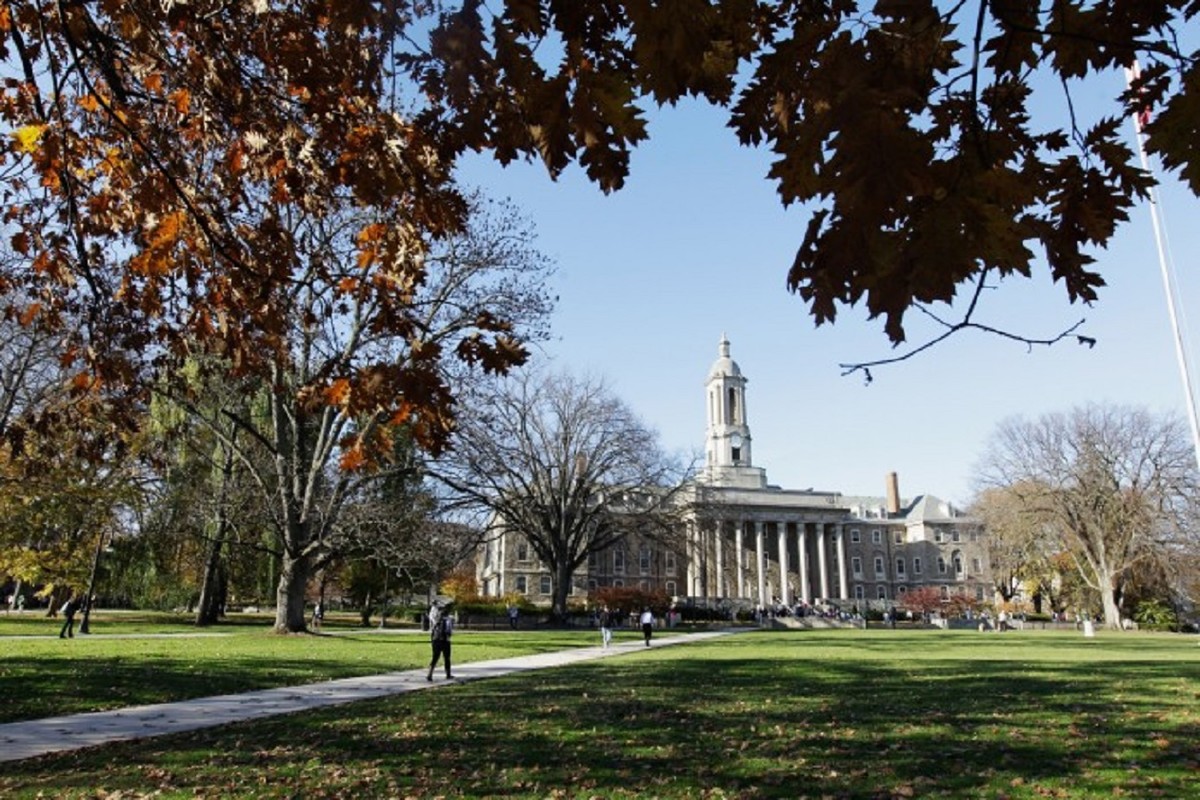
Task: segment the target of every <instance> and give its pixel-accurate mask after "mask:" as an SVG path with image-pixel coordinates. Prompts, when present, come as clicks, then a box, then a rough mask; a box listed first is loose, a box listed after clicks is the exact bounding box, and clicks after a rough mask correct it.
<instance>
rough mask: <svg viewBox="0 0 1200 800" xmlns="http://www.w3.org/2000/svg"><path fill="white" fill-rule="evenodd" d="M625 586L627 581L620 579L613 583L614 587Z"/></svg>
mask: <svg viewBox="0 0 1200 800" xmlns="http://www.w3.org/2000/svg"><path fill="white" fill-rule="evenodd" d="M624 585H625V581H623V580H621V579H620V578H617V579H616V580H615V581H613V586H617V587H620V586H624Z"/></svg>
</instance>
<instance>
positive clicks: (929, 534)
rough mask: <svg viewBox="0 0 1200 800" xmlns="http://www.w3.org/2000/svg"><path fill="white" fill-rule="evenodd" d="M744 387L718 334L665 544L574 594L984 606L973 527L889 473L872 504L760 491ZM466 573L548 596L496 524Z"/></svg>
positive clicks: (627, 544)
mask: <svg viewBox="0 0 1200 800" xmlns="http://www.w3.org/2000/svg"><path fill="white" fill-rule="evenodd" d="M746 383H747V380H746V378H745V377H744V376H743V374H742V371H741V369H740V367H739V366H738V364H737V362H735V361H734V360H733V359H732V358H731V357H730V347H729V341H728V340H727V339H726V338H724V337H722V340H721V342H720V345H719V350H718V356H717V360H716V361H715V362H714V363H713V365H712V368H711V369H710V370H709V373H708V378H707V381H706V387H705V403H706V408H707V419H708V423H707V430H706V442H705V465H704V469H703V470H702V471H701V472H700V474H699V475H698V476H697V477H696V479H695V481H694V482H693V483H692V485H690V486H689V487H687V490H686V491H685V492H682V493H680V495H679V497H680V498H681V499H680V501H679V502H681V503H683V504H685V508H684V509H683V512H684V513H683V514H682V515H681V516H680V518H681V520H682V522H681V523H680V524H681V526H682V527H683V530H681V531H679V535H678V536H677V537H675V541H676V542H677V544H675V545H674V546H665V545H664V544H662V542H661V540H659V541H649V540H641V539H638V538H637V537H636V536H633V535H631V536H629V537H627V538H626V539H625V540H624V541H622V542H621V543H620V544H618V545H615V546H613V547H610V548H608V549H606V550H603V551H600V552H597V553H594V554H593V555H592V556H591V558H590V559H589V561H588V563H587V565H586V567H583V568H580V570H578V571H577V572H576V574H575V576H574V578H573V585H572V595H573V596H577V597H579V598H580V599H583V598H584V597H586V596H587V595H588V594H589V593H590V592H592V591H594V590H595V589H598V588H600V587H605V586H626V587H637V588H641V589H644V590H659V591H663V592H665V593H666V594H667V595H669V596H671V597H674V598H676V600H677V602H679V603H682V604H695V605H704V606H709V607H728V608H752V607H755V606H760V607H763V608H770V607H772V606H776V605H779V604H783V605H786V606H788V607H793V606H795V605H798V604H808V605H812V606H818V607H819V606H823V605H825V606H836V607H838V608H840V609H843V610H852V609H858V610H866V609H867V608H868V607H874V608H880V607H884V608H887V607H891V606H894V605H895V604H896V603H897V602H898V601H900V600H902V599H903V597H904V595H905V594H906V593H907V592H910V591H913V590H914V589H917V588H922V587H935V588H936V589H937V591H938V592H939V593H940V594H941V596H942V597H943V598H944V599H946V600H951V599H953V598H955V597H960V598H963V599H968V600H971V601H986V600H990V599H991V597H992V583H991V575H990V571H989V567H988V563H987V550H986V547H985V542H984V538H983V536H984V534H983V531H982V529H981V527H980V526H979V524H978V523H977V522H976V521H975V520H973V519H972V518H970V517H968V516H966V515H964V514H962V513H961V512H959V511H958V510H957V509H955V508H954V507H953V506H951V505H950V504H949V503H947V502H946V501H944V500H941V499H939V498H937V497H935V496H933V495H918V496H916V497H913V498H908V499H906V498H903V497H902V496H901V494H900V486H899V480H898V477H897V475H896V473H890V474H889V475H887V476H886V477H885V480H884V487H883V489H884V493H883V495H881V496H878V497H858V496H851V495H844V494H841V493H840V492H833V491H814V490H811V489H805V490H789V489H782V488H780V487H778V486H773V485H771V484H769V483H768V482H767V475H766V470H765V469H763V468H762V467H758V466H756V465H755V464H754V460H753V437H752V435H751V430H750V425H749V422H748V416H747V405H746ZM477 570H478V578H479V582H480V586H481V588H482V591H483V592H484V594H486V595H489V596H499V595H508V594H512V593H516V594H521V595H525V596H526V597H527V598H528V599H529V600H530V601H532V602H534V603H538V602H548V601H549V599H550V592H551V588H552V587H551V575H550V572H549V570H547V569H545V568H544V567H543V565H541V564H540V563H539V562H538V560H537V556H536V555H535V554H534V552H533V549H532V548H531V547H530V546H529V544H528V543H527V542H525V541H524V540H523V537H522V536H521V533H520V531H516V530H509V529H505V528H504V527H503V526H502V524H501V525H500V527H498V528H497V535H496V536H494V537H492V538H491V539H490V541H489V542H488V544H487V545H486V547H485V548H484V550H483V552H481V553H480V557H479V559H478V561H477Z"/></svg>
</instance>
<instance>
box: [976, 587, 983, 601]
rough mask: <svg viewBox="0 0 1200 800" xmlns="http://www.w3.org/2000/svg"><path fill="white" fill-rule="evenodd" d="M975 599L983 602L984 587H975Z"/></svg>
mask: <svg viewBox="0 0 1200 800" xmlns="http://www.w3.org/2000/svg"><path fill="white" fill-rule="evenodd" d="M975 599H976V600H983V587H982V586H976V587H975Z"/></svg>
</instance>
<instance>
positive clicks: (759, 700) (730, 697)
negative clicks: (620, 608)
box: [0, 630, 1200, 800]
mask: <svg viewBox="0 0 1200 800" xmlns="http://www.w3.org/2000/svg"><path fill="white" fill-rule="evenodd" d="M628 635H629V636H631V637H632V634H628ZM229 639H230V640H242V644H241V645H239V647H238V650H237V652H238V653H240V654H241V655H238V656H230V655H226V654H222V653H220V652H218V651H216V650H214V649H211V648H212V644H213V642H215V641H218V640H207V641H208V645H207V647H206V648H200V649H196V650H194V651H193V652H192V654H191V655H189V656H187V657H186V658H185V659H182V660H181V661H180V662H179V663H178V664H176V665H175V666H173V667H172V668H171V669H172V670H182V669H183V667H182V665H183V664H184V663H190V664H191V666H190V669H191V671H192V672H193V673H194V674H195V675H196V677H197V679H198V680H201V681H214V680H216V678H214V677H213V675H214V674H217V673H224V672H229V671H231V670H232V671H233V672H235V673H244V674H248V675H252V676H256V677H254V680H260V679H263V678H264V677H265V676H267V675H274V674H277V673H274V672H271V670H270V668H268V667H267V666H266V665H265V663H263V662H268V661H272V660H275V659H278V658H284V660H289V661H291V662H292V667H291V670H292V671H291V672H286V673H278V674H284V675H291V674H302V673H305V668H303V667H302V666H301V665H302V664H304V663H305V662H306V660H307V659H311V660H312V662H313V665H312V666H310V667H308V668H307V674H309V675H315V674H317V673H325V672H330V673H332V672H333V671H334V670H335V667H334V666H333V665H334V664H335V663H340V662H347V663H352V664H354V668H355V669H358V668H359V665H360V664H361V665H370V664H372V663H378V662H376V661H374V659H379V658H381V657H380V656H378V655H374V653H375V651H376V650H378V649H386V650H388V652H389V655H388V656H387V657H386V659H390V660H391V661H393V662H394V661H397V660H400V659H401V656H400V655H399V654H400V653H406V652H408V648H410V647H411V648H418V647H419V648H420V649H419V650H417V649H414V650H413V652H412V657H413V658H414V659H415V662H414V663H419V662H420V661H421V660H423V658H424V653H425V650H424V647H423V646H424V641H423V639H421V638H419V637H405V636H403V635H396V636H390V637H389V636H374V637H369V636H365V635H364V636H349V637H334V636H329V637H320V638H317V637H283V638H282V639H280V638H279V637H265V636H263V635H261V634H259V633H253V632H251V633H237V634H235V635H233V636H231V637H229ZM343 639H344V641H343ZM471 640H477V641H478V646H479V647H481V648H484V650H486V648H489V647H500V648H505V647H506V648H510V649H512V650H521V649H524V648H530V652H532V651H533V649H536V648H539V647H545V646H551V645H552V646H555V647H562V646H571V645H572V644H594V641H593V639H592V638H591V637H583V638H580V636H579V634H576V633H545V634H537V633H528V634H526V633H520V634H508V635H505V634H491V633H488V634H473V635H464V636H462V637H461V638H460V639H459V641H458V642H457V643H456V653H457V652H459V650H460V648H461V650H462V651H463V652H464V656H463V659H468V658H470V657H469V656H466V655H465V653H466V651H467V649H468V647H470V646H474V645H475V643H474V642H472V644H471V645H468V642H471ZM13 641H14V640H12V639H9V640H5V642H4V644H5V645H6V646H8V645H11V644H12V643H13ZM93 641H95V640H93ZM129 641H131V642H132V641H135V640H129ZM159 641H164V640H159ZM166 641H174V642H175V643H176V644H179V645H182V644H183V643H184V642H191V643H196V642H204V641H206V640H196V639H191V640H185V639H179V640H166ZM292 642H295V643H298V644H299V645H303V648H302V649H298V650H297V651H296V652H294V653H290V654H288V653H286V652H284V651H281V650H279V649H278V648H286V647H288V646H291V645H289V644H288V643H292ZM502 642H507V644H501V643H502ZM26 644H27V645H30V644H33V643H32V642H31V643H26ZM62 644H64V643H62V642H59V641H58V640H54V641H40V646H41V649H42V650H43V652H44V653H45V655H43V656H39V655H38V654H37V653H35V652H29V653H27V654H26V655H24V656H22V657H21V658H22V659H34V660H37V659H39V658H46V659H49V660H51V661H52V662H53V661H57V660H59V659H64V658H66V659H67V660H68V661H70V660H71V659H70V658H69V657H67V656H63V655H61V653H55V652H54V651H55V648H54V647H53V646H54V645H62ZM65 644H67V645H79V644H81V642H79V641H78V640H77V641H75V642H68V643H65ZM88 644H89V645H91V644H92V642H88ZM141 644H142V643H141V642H140V641H139V646H140V645H141ZM256 645H257V647H258V648H259V652H260V656H258V657H254V656H253V655H252V654H253V653H254V652H255V646H256ZM1196 645H1197V640H1196V638H1195V637H1183V636H1172V635H1153V634H1102V635H1100V636H1098V637H1097V638H1095V639H1085V638H1083V637H1082V636H1079V635H1078V634H1066V633H1011V634H1001V635H997V634H979V633H975V632H944V631H913V632H895V631H886V630H879V631H875V630H871V631H822V632H802V633H801V632H779V633H774V632H762V633H759V632H754V633H743V634H739V635H736V636H730V637H725V638H721V639H715V640H709V641H707V642H703V643H695V644H688V645H685V646H680V647H671V648H661V649H655V648H651V649H649V650H641V649H640V648H639V649H638V651H637V652H633V653H629V654H626V655H621V656H619V657H616V658H607V659H602V660H598V661H594V662H587V663H583V664H579V665H576V666H572V667H566V668H560V669H554V670H548V671H542V672H534V673H523V674H520V675H514V676H512V677H507V678H499V679H493V680H487V681H479V682H472V683H464V684H461V685H456V686H455V685H451V686H445V687H439V688H438V689H437V690H436V691H425V692H417V693H414V694H408V695H404V696H401V697H395V698H391V699H388V700H385V701H372V702H369V703H358V704H353V705H348V706H342V707H339V708H334V709H327V710H324V711H320V712H313V713H305V714H300V715H294V716H290V717H284V718H278V719H274V720H269V721H265V722H257V723H247V724H238V725H232V726H226V727H223V728H218V729H213V730H209V731H205V732H200V733H196V734H187V735H179V736H173V737H168V738H163V739H155V740H148V741H145V742H140V743H131V744H123V745H113V746H107V747H101V748H95V749H93V750H90V751H83V752H78V753H74V754H67V755H62V756H55V757H45V758H41V759H34V760H30V761H24V762H16V763H9V764H5V765H3V766H2V767H0V796H4V797H55V798H57V797H91V798H96V797H100V798H109V799H110V800H113V798H132V797H151V796H152V797H213V798H216V797H264V798H266V797H271V798H275V797H278V798H285V797H287V798H293V797H294V798H310V797H311V798H358V797H365V798H376V797H378V798H393V797H395V798H406V797H412V798H432V797H504V798H546V797H563V798H567V797H569V798H633V797H660V798H695V797H702V798H703V797H707V798H768V797H770V798H804V797H808V798H873V799H879V798H907V797H914V798H915V797H965V798H977V797H986V798H1044V797H1065V798H1097V797H1130V798H1148V797H1167V798H1189V797H1200V749H1198V745H1197V743H1198V742H1200V647H1197V646H1196ZM188 647H190V646H188ZM241 648H245V649H241ZM35 649H36V648H35ZM60 649H61V648H60ZM185 649H186V648H185ZM484 650H481V651H480V655H481V657H486V658H490V657H493V656H492V655H491V654H484ZM231 652H232V651H231ZM510 654H511V653H510ZM121 659H122V660H128V661H130V662H133V663H137V662H139V661H141V660H142V656H141V655H139V654H136V653H135V654H130V655H129V656H126V657H121ZM12 660H13V659H12V658H11V657H10V658H8V659H6V662H9V663H11V661H12ZM248 664H249V665H251V666H247V665H248ZM400 666H403V665H400V664H396V663H393V664H391V665H389V667H388V668H389V669H395V668H398V667H400ZM70 668H71V669H72V670H77V671H79V672H81V673H86V672H88V671H89V669H90V668H89V667H88V666H87V665H86V664H85V663H72V664H71V667H70ZM108 668H109V667H108V666H106V667H105V669H108ZM129 668H131V669H132V668H133V667H132V666H130V667H129ZM181 674H182V673H181ZM25 680H26V681H32V682H36V680H37V679H36V677H28V678H26V679H25ZM146 680H147V681H149V682H154V681H153V680H151V679H150V678H149V677H148V676H147V677H146ZM181 682H182V679H181V677H180V674H177V675H176V676H175V677H174V678H173V679H172V680H171V681H169V682H168V684H169V687H168V689H169V691H168V692H167V693H168V694H169V693H170V692H171V691H176V690H177V688H178V686H179V684H180V683H181ZM5 683H7V678H6V679H5ZM99 683H100V682H99V681H93V682H91V683H89V684H88V686H91V687H96V686H98V684H99ZM29 687H30V684H28V683H27V685H26V690H28V689H29ZM6 693H7V692H6ZM7 700H8V698H7V697H6V698H5V701H6V702H7Z"/></svg>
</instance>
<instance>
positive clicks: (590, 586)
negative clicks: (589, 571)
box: [588, 578, 600, 592]
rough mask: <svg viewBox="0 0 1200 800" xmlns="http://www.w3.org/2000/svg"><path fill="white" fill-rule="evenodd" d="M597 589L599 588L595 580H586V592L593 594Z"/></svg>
mask: <svg viewBox="0 0 1200 800" xmlns="http://www.w3.org/2000/svg"><path fill="white" fill-rule="evenodd" d="M599 588H600V584H599V583H598V582H597V581H596V579H595V578H588V591H589V592H594V591H596V590H597V589H599Z"/></svg>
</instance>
